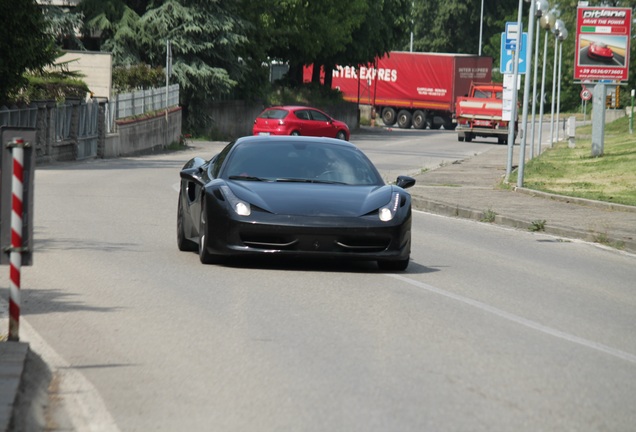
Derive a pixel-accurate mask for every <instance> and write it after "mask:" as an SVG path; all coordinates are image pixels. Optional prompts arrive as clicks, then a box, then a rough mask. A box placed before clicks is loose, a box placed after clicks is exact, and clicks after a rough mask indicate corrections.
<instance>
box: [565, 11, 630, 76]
mask: <svg viewBox="0 0 636 432" xmlns="http://www.w3.org/2000/svg"><path fill="white" fill-rule="evenodd" d="M631 13H632V11H631V9H629V8H614V7H579V8H578V9H577V24H576V41H575V50H574V56H575V58H574V79H580V80H586V81H587V80H613V81H626V80H627V79H628V75H629V40H630V38H631V23H632V19H631Z"/></svg>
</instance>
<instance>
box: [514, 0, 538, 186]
mask: <svg viewBox="0 0 636 432" xmlns="http://www.w3.org/2000/svg"><path fill="white" fill-rule="evenodd" d="M529 1H530V13H529V16H528V46H527V47H526V50H527V51H526V77H525V79H524V82H523V108H522V115H521V143H520V144H519V171H518V173H517V187H523V173H524V167H525V160H526V139H527V136H528V97H529V96H530V80H529V79H528V77H529V76H530V72H529V71H530V67H531V66H532V41H533V37H534V19H535V18H534V15H535V9H536V2H535V1H534V0H529ZM519 31H521V29H520V30H519ZM530 145H532V142H531V144H530Z"/></svg>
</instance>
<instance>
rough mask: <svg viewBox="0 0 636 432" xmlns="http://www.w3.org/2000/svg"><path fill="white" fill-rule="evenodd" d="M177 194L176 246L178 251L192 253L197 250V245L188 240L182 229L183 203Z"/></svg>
mask: <svg viewBox="0 0 636 432" xmlns="http://www.w3.org/2000/svg"><path fill="white" fill-rule="evenodd" d="M181 198H182V197H181V192H179V204H178V205H177V246H178V247H179V250H180V251H183V252H193V251H196V250H197V244H196V243H195V242H193V241H192V240H188V239H187V238H186V236H185V232H184V229H183V201H182V199H181Z"/></svg>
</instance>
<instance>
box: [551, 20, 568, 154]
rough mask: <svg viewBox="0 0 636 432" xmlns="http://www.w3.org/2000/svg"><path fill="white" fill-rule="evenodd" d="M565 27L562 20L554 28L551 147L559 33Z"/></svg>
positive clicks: (552, 143) (557, 21)
mask: <svg viewBox="0 0 636 432" xmlns="http://www.w3.org/2000/svg"><path fill="white" fill-rule="evenodd" d="M564 26H565V24H563V21H561V20H560V19H558V20H556V22H555V23H554V27H553V28H552V34H554V63H552V109H551V111H550V147H552V146H553V145H554V102H555V100H554V94H555V93H556V82H557V54H558V51H559V33H560V31H561V29H562V28H563V27H564Z"/></svg>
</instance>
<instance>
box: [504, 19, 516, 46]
mask: <svg viewBox="0 0 636 432" xmlns="http://www.w3.org/2000/svg"><path fill="white" fill-rule="evenodd" d="M518 35H519V23H518V22H517V21H511V22H507V23H506V49H509V50H513V49H515V48H516V47H517V36H518Z"/></svg>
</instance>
